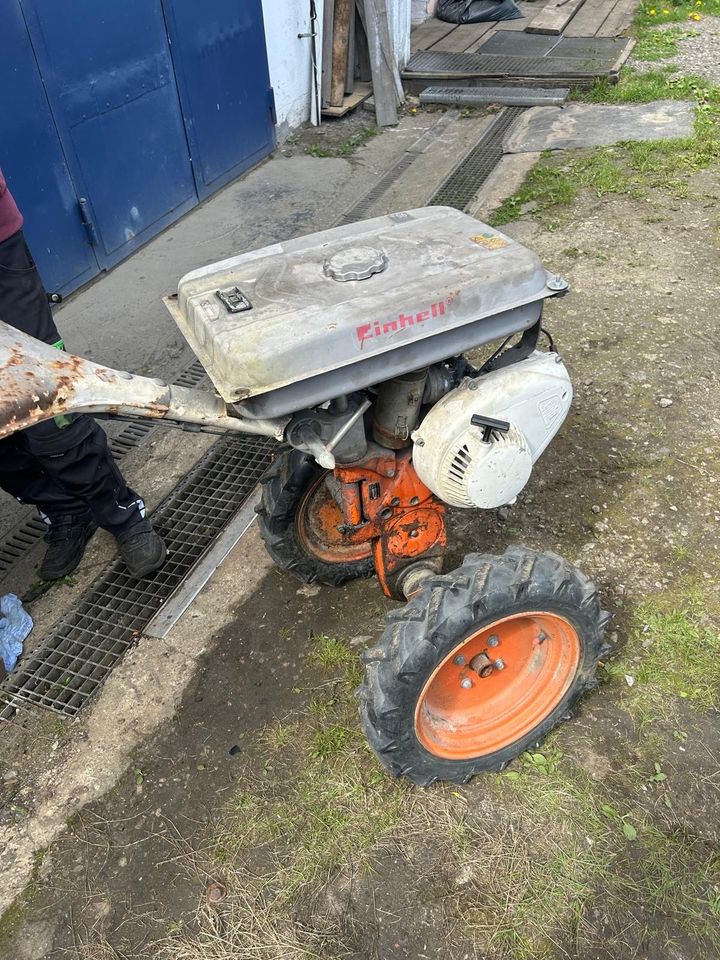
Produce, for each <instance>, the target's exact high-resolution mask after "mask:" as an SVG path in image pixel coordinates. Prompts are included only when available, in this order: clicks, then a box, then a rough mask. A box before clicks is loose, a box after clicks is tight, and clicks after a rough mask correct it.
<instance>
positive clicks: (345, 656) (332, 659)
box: [308, 634, 357, 670]
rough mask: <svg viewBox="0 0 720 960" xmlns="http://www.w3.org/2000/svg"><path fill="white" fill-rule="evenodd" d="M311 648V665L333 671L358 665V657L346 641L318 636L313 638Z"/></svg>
mask: <svg viewBox="0 0 720 960" xmlns="http://www.w3.org/2000/svg"><path fill="white" fill-rule="evenodd" d="M310 642H311V648H310V654H309V656H308V659H309V660H310V662H311V663H314V664H316V665H317V666H319V667H322V668H323V669H324V670H333V669H335V668H336V667H348V666H350V665H351V664H355V663H357V655H356V654H355V653H354V652H353V650H352V649H351V648H350V647H349V646H348V644H347V643H345V641H344V640H338V638H337V637H328V636H325V634H318V635H317V636H314V637H311V640H310Z"/></svg>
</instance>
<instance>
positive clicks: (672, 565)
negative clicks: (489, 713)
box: [0, 158, 720, 960]
mask: <svg viewBox="0 0 720 960" xmlns="http://www.w3.org/2000/svg"><path fill="white" fill-rule="evenodd" d="M555 162H556V163H557V164H560V165H561V164H562V162H563V160H562V158H559V159H558V160H557V161H555ZM719 198H720V166H718V165H715V166H713V165H710V166H709V167H708V168H707V169H704V170H702V171H701V172H697V173H692V172H688V174H687V175H686V176H684V178H683V189H682V190H681V191H679V190H678V188H677V183H676V182H675V183H674V184H673V185H672V186H668V188H665V187H662V186H654V187H653V189H652V190H650V191H649V192H645V193H641V192H638V191H633V192H632V194H631V195H630V194H627V193H606V194H605V195H604V196H602V197H599V196H598V194H597V192H596V191H593V190H590V189H584V190H581V191H580V192H579V194H578V196H577V197H576V198H575V199H573V200H572V201H571V202H568V203H565V204H558V205H556V206H555V207H553V209H552V210H551V211H549V212H548V211H545V210H543V211H540V210H538V208H537V204H536V205H535V206H534V207H533V204H532V203H529V204H525V211H524V213H523V215H521V216H520V217H519V219H517V220H515V221H514V222H512V223H510V224H508V225H507V226H505V227H503V229H505V230H506V232H508V233H509V234H511V235H513V236H514V237H516V238H518V239H519V240H521V241H522V242H523V243H526V244H527V245H528V246H531V247H532V248H533V249H535V250H536V251H537V252H538V253H539V254H540V255H541V257H542V258H543V260H544V262H545V263H546V265H547V266H548V267H549V268H552V269H553V270H555V271H557V272H558V273H561V274H562V275H563V276H565V277H567V278H568V279H569V281H570V283H571V294H570V295H569V296H567V297H565V298H563V299H561V300H557V301H552V302H550V303H549V305H548V307H547V313H546V326H547V327H548V328H549V329H550V330H551V332H552V335H553V337H554V338H555V340H556V342H557V344H558V346H559V349H560V352H561V354H562V356H563V358H564V359H565V361H566V363H567V365H568V367H569V369H570V372H571V375H572V378H573V383H574V387H575V394H576V395H575V400H574V403H573V407H572V410H571V413H570V416H569V417H568V419H567V421H566V423H565V425H564V426H563V428H562V430H561V432H560V434H559V435H558V437H557V438H556V439H555V441H554V442H553V443H552V444H551V446H550V447H549V449H548V451H547V452H546V453H545V455H544V456H543V458H542V459H541V461H540V462H539V463H538V464H537V467H536V469H535V471H534V473H533V476H532V478H531V481H530V483H529V484H528V486H527V488H526V489H525V491H524V492H523V494H522V495H521V497H520V498H519V500H518V502H517V504H516V505H515V506H514V508H513V509H512V511H511V512H510V514H509V516H505V515H504V516H503V517H501V516H500V515H499V514H497V513H495V512H491V513H480V512H472V513H471V512H462V511H453V512H452V514H451V549H450V552H449V556H448V559H447V563H446V567H447V568H448V569H451V568H452V567H454V566H457V564H458V563H459V562H460V560H461V558H462V556H463V555H464V554H465V553H467V552H471V551H483V552H491V553H502V552H503V550H504V549H505V548H506V547H507V546H508V545H510V544H523V545H526V546H530V547H534V548H537V549H549V550H552V551H555V552H557V553H559V554H562V555H563V556H565V557H567V558H568V559H569V560H571V561H573V562H575V563H577V564H578V565H579V566H580V567H581V568H582V570H583V571H584V572H585V573H586V574H587V575H589V576H590V577H592V578H593V579H594V580H595V582H596V583H597V585H598V587H599V589H600V592H601V595H602V598H603V601H604V604H605V606H606V607H607V608H608V609H609V610H610V611H611V612H612V614H613V618H614V619H613V624H612V627H611V631H612V632H611V639H612V641H613V644H614V652H613V656H612V658H611V659H610V660H609V661H608V663H607V664H606V665H605V668H604V669H603V670H602V676H601V683H600V684H599V686H598V687H597V688H596V689H595V690H594V691H593V692H592V693H590V694H589V695H588V696H587V697H586V698H585V700H584V701H583V703H582V705H581V707H580V709H579V711H578V712H577V714H576V716H575V717H573V718H572V719H571V720H570V721H569V722H566V723H564V724H563V725H562V726H561V727H560V728H559V729H558V730H557V731H556V732H555V733H554V734H553V735H552V736H551V738H550V739H549V740H548V741H547V742H546V743H545V744H544V745H543V747H542V748H541V751H538V752H537V753H534V754H531V755H526V756H524V757H523V758H521V759H520V760H519V761H517V762H516V763H514V764H512V765H511V767H510V768H508V770H507V771H505V772H504V773H503V774H502V775H494V774H493V775H487V776H482V777H478V778H476V779H475V780H474V781H472V782H471V783H470V784H469V785H467V786H465V787H462V788H458V787H455V786H443V785H436V786H434V787H432V788H430V789H429V790H426V791H422V790H418V789H416V788H413V787H412V786H410V785H409V784H406V783H404V782H402V781H392V780H390V779H389V778H388V777H386V776H385V774H384V773H383V771H382V770H381V768H380V767H379V766H378V765H377V763H376V761H375V760H374V758H373V757H372V755H371V754H370V752H369V750H368V749H367V747H366V745H365V742H364V739H363V736H362V734H361V731H360V729H359V724H358V719H357V710H356V705H355V699H354V692H353V691H354V688H355V686H356V685H357V682H358V679H359V675H360V673H359V669H360V668H359V654H360V652H361V651H362V649H363V648H365V647H367V646H370V645H371V644H372V643H374V642H375V641H376V639H377V638H378V636H379V634H380V632H381V630H382V628H383V620H384V615H385V613H386V612H387V610H388V609H389V607H391V606H392V604H391V603H390V602H389V601H386V600H384V598H383V597H382V595H381V593H380V591H379V589H378V587H377V585H376V583H375V582H374V581H363V582H357V583H353V584H351V585H349V586H347V587H344V588H342V589H338V590H332V589H330V588H316V587H300V586H299V585H298V584H297V583H295V582H294V581H292V580H291V579H290V578H289V577H287V576H285V575H281V574H280V573H278V572H275V571H271V572H270V573H268V574H267V576H266V577H265V578H264V580H263V581H262V583H261V584H260V586H259V588H258V589H257V590H256V591H255V592H254V593H253V594H252V596H251V597H250V598H249V599H248V600H246V601H245V602H243V603H242V604H239V605H237V608H236V609H234V610H233V614H232V618H231V621H230V623H229V624H228V625H227V626H225V627H223V628H222V629H221V630H219V631H218V632H217V633H216V635H215V636H214V637H213V642H212V644H211V645H209V648H208V651H207V653H206V654H205V655H204V657H203V658H201V660H200V668H199V669H198V671H197V672H196V674H195V676H194V678H193V680H192V681H191V684H190V686H189V688H188V690H187V693H186V696H185V698H184V701H183V702H182V704H180V705H179V707H178V709H177V711H176V714H175V716H174V717H173V719H172V720H171V721H169V722H168V723H167V724H166V726H165V728H164V730H163V731H162V733H161V735H159V736H157V737H154V738H152V739H151V740H150V741H149V742H147V743H145V744H144V745H143V746H142V747H140V748H139V749H138V750H137V751H135V753H134V755H133V762H132V766H131V767H130V768H129V769H128V770H127V771H126V773H125V774H124V776H123V777H122V778H121V780H120V782H119V783H118V785H117V786H116V787H115V788H114V789H113V790H112V791H111V792H110V793H108V794H107V795H106V796H105V797H104V798H103V799H102V800H100V801H98V802H96V803H93V804H92V805H90V806H88V807H86V808H85V809H84V810H83V811H82V813H81V814H79V815H78V816H77V817H76V818H74V819H73V820H72V821H71V822H70V823H69V824H68V829H67V832H66V834H65V836H64V837H63V839H62V840H61V841H60V842H58V843H56V844H55V845H53V846H52V847H51V848H50V849H49V850H48V851H47V853H46V854H44V855H43V856H42V857H39V858H38V862H37V865H36V871H35V879H34V880H33V883H32V884H31V886H30V887H29V888H28V890H27V892H26V894H25V896H24V898H23V899H22V901H21V902H19V903H18V904H17V905H16V907H14V908H13V909H12V910H11V911H9V912H8V913H7V914H6V915H5V917H4V918H3V920H2V923H1V924H0V956H1V957H2V958H3V960H36V958H51V960H61V958H63V960H64V958H71V960H139V958H141V957H143V958H148V957H153V958H157V960H246V958H247V960H250V958H259V960H286V958H287V960H300V958H322V960H339V958H345V957H348V958H356V960H388V958H392V957H398V958H400V957H408V958H420V960H425V958H430V957H442V958H451V960H471V958H476V957H477V958H479V957H483V958H485V957H487V958H491V960H497V958H520V960H540V958H548V960H550V958H552V960H556V958H557V960H559V958H573V960H631V958H636V957H637V958H652V960H694V958H713V957H720V848H719V844H720V746H719V743H720V738H719V734H720V715H719V714H718V707H719V706H720V598H719V597H718V592H717V582H718V573H719V572H720V569H719V568H720V551H719V549H718V548H719V546H720V507H719V506H718V486H717V484H718V482H719V481H720V445H719V444H718V437H719V436H720V390H719V389H718V379H719V378H720V373H719V371H720V366H719V365H718V323H717V304H718V302H719V297H718V294H719V293H720V269H719V268H720V246H719V236H718V226H719V224H718V199H719ZM256 539H257V533H256V532H255V531H253V532H251V534H249V535H248V546H247V548H246V549H248V550H250V549H251V546H252V544H254V547H253V549H254V548H255V547H257V543H256V542H255V541H256ZM118 719H119V720H120V719H121V718H118Z"/></svg>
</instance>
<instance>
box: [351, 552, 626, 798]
mask: <svg viewBox="0 0 720 960" xmlns="http://www.w3.org/2000/svg"><path fill="white" fill-rule="evenodd" d="M531 610H546V611H548V612H550V613H556V614H559V615H560V616H562V617H565V618H566V619H567V620H568V621H569V622H570V623H571V624H572V626H573V627H574V628H575V630H576V631H577V634H578V637H579V640H580V663H579V666H578V670H577V672H576V675H575V678H574V680H573V682H572V683H571V685H570V687H569V688H568V690H567V692H566V693H565V695H564V696H563V698H562V700H561V701H560V702H559V703H558V704H557V706H556V707H555V708H554V709H553V710H552V712H551V713H550V714H548V716H546V717H545V719H544V720H543V721H542V722H541V723H540V724H538V725H537V726H536V727H535V728H534V729H533V730H532V731H530V732H529V733H528V734H527V735H526V736H524V737H523V738H522V739H520V740H517V741H516V742H515V743H512V744H510V745H509V746H507V747H504V748H503V749H502V750H499V751H497V752H495V753H491V754H487V755H486V756H482V757H478V758H475V759H470V760H449V759H445V758H442V757H437V756H434V755H433V754H432V753H430V752H429V751H428V750H426V749H425V747H424V746H423V745H422V744H421V743H420V741H419V740H418V738H417V736H416V733H415V708H416V705H417V702H418V699H419V697H420V695H421V693H422V691H423V689H424V686H425V683H426V682H427V680H428V678H429V677H430V675H431V674H432V672H433V670H434V669H435V668H436V667H437V665H438V664H439V663H440V662H441V661H442V660H444V659H445V657H446V656H447V655H448V654H449V653H450V652H451V651H452V650H453V649H454V648H455V647H456V646H457V645H458V644H459V643H460V642H462V640H463V639H464V638H465V637H467V636H469V635H470V634H471V633H473V632H474V631H475V630H477V629H479V628H481V627H483V626H488V625H489V624H490V623H492V622H493V621H496V620H498V619H500V618H501V617H506V616H508V615H511V614H514V613H522V612H523V611H531ZM387 620H388V625H387V627H386V629H385V631H384V633H383V635H382V637H381V639H380V642H379V644H378V645H377V646H376V647H375V648H373V649H371V650H368V651H367V652H366V654H365V656H364V661H365V664H366V666H365V676H364V679H363V682H362V684H361V686H360V688H359V691H358V693H359V697H360V717H361V720H362V724H363V727H364V729H365V733H366V735H367V738H368V741H369V742H370V746H371V747H372V749H373V751H374V752H375V754H376V755H377V757H378V759H379V760H380V763H382V764H383V766H384V767H386V768H387V769H388V770H389V771H390V773H392V774H393V776H396V777H400V776H404V777H407V778H408V779H410V780H412V781H413V783H416V784H418V785H420V786H423V787H427V786H429V785H430V784H431V783H434V782H435V781H436V780H449V781H451V782H453V783H467V781H468V780H469V779H470V778H471V777H473V776H474V775H475V774H477V773H481V772H483V771H487V770H496V771H497V770H502V769H503V768H504V767H505V766H506V765H507V764H508V763H509V762H510V761H511V760H513V759H515V757H517V756H519V755H520V754H521V753H523V752H524V751H525V750H528V749H533V748H535V747H537V746H538V745H539V744H540V742H541V741H542V740H543V738H544V737H545V736H547V734H548V733H549V732H550V731H551V730H552V729H553V727H555V726H556V725H557V724H558V723H559V722H560V721H561V720H563V719H566V718H568V717H569V715H570V711H571V710H572V707H573V705H574V704H575V702H576V701H577V700H578V698H579V697H581V696H582V694H583V693H585V691H586V690H588V689H590V688H591V687H593V686H595V685H596V684H597V680H596V679H595V669H596V666H597V663H598V661H599V660H602V659H603V657H605V656H606V654H607V653H608V652H609V650H610V647H609V646H608V645H606V644H605V643H604V634H605V628H606V626H607V623H608V621H609V620H610V614H609V613H607V612H606V611H605V610H603V609H602V607H601V605H600V600H599V598H598V594H597V590H596V589H595V586H594V584H592V583H591V582H590V581H589V580H588V579H587V578H586V577H585V576H584V575H583V574H582V573H581V572H580V571H579V570H578V569H577V568H576V567H574V566H572V565H571V564H569V563H567V562H566V561H565V560H563V559H562V558H561V557H558V556H556V555H555V554H552V553H536V552H534V551H532V550H526V549H524V548H520V547H511V548H509V549H508V550H507V551H506V553H505V554H504V556H502V557H498V556H491V555H483V554H469V555H468V556H466V557H465V560H464V562H463V564H462V566H461V567H459V568H458V569H457V570H454V571H453V572H452V573H450V574H447V575H445V576H438V577H433V578H432V579H430V580H429V581H428V582H427V583H426V584H425V586H424V587H423V589H422V591H421V592H420V593H419V594H418V595H417V596H415V597H413V599H412V600H411V601H410V602H409V603H408V604H407V605H406V606H405V607H403V608H401V609H399V610H397V611H394V612H393V613H391V614H389V616H388V618H387Z"/></svg>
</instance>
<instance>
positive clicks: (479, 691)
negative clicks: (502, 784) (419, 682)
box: [415, 612, 580, 760]
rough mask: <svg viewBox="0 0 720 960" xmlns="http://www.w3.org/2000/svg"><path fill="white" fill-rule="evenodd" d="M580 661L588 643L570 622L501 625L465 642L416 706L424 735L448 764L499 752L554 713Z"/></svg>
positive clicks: (536, 616) (514, 620)
mask: <svg viewBox="0 0 720 960" xmlns="http://www.w3.org/2000/svg"><path fill="white" fill-rule="evenodd" d="M498 661H500V662H499V663H498ZM579 663H580V640H579V637H578V634H577V631H576V630H575V628H574V627H573V626H572V625H571V624H570V623H569V622H568V621H567V620H565V619H564V617H559V616H557V615H556V614H554V613H546V612H534V613H518V614H514V615H513V616H510V617H505V618H503V619H502V620H496V621H495V622H494V623H491V624H489V625H488V626H486V627H483V628H482V629H481V630H477V631H475V632H474V633H472V634H471V635H470V636H469V637H467V638H466V639H465V640H463V641H462V642H461V643H459V644H458V645H457V646H456V647H455V649H454V650H452V651H451V652H450V653H449V654H448V655H447V656H446V657H445V659H444V660H443V661H442V663H440V664H439V665H438V667H437V668H436V669H435V671H434V672H433V674H432V676H431V677H430V678H429V679H428V681H427V682H426V684H425V686H424V688H423V690H422V693H421V694H420V698H419V700H418V703H417V707H416V709H415V733H416V735H417V738H418V740H419V741H420V743H421V744H422V745H423V746H424V747H425V749H426V750H428V751H429V752H430V753H432V754H434V755H435V756H437V757H444V758H445V759H448V760H469V759H472V758H473V757H483V756H487V755H488V754H490V753H496V752H497V751H498V750H502V749H503V748H504V747H508V746H510V744H512V743H515V742H517V741H518V740H521V739H522V738H523V737H524V736H526V735H527V734H528V733H530V731H531V730H533V729H535V727H537V726H538V725H539V724H540V723H541V722H542V721H543V720H544V719H545V718H546V717H547V716H548V715H549V714H550V713H552V711H553V710H554V709H555V707H557V705H558V704H559V703H560V701H561V700H562V699H563V697H564V695H565V694H566V693H567V691H568V689H569V687H570V685H571V684H572V682H573V680H574V678H575V675H576V673H577V669H578V665H579Z"/></svg>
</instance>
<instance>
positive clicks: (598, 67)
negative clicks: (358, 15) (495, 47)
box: [403, 50, 611, 80]
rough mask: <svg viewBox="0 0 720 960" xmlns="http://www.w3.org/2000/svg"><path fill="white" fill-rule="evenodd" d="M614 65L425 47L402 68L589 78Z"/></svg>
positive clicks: (425, 72) (412, 72) (444, 73)
mask: <svg viewBox="0 0 720 960" xmlns="http://www.w3.org/2000/svg"><path fill="white" fill-rule="evenodd" d="M610 72H611V67H610V66H608V65H607V63H603V64H600V62H599V61H594V62H588V61H585V60H577V59H571V58H562V59H561V58H560V57H517V56H513V57H508V56H489V55H487V54H480V53H441V52H434V51H432V50H424V51H422V52H421V53H416V54H414V56H412V57H411V58H410V62H409V63H408V65H407V67H406V68H405V70H404V71H403V76H404V77H407V78H408V79H412V78H413V77H433V76H436V77H504V78H509V77H517V78H518V79H531V78H538V79H544V78H564V79H587V80H592V79H594V78H595V77H602V76H607V75H608V73H610Z"/></svg>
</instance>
